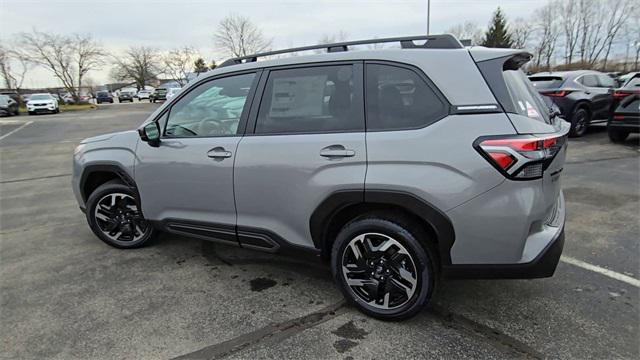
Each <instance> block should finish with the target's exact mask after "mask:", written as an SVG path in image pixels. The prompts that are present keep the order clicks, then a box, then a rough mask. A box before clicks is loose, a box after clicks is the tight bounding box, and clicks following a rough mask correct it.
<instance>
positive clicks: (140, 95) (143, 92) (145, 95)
mask: <svg viewBox="0 0 640 360" xmlns="http://www.w3.org/2000/svg"><path fill="white" fill-rule="evenodd" d="M149 95H151V90H140V91H138V94H137V95H136V96H137V97H138V100H143V99H147V100H148V99H149Z"/></svg>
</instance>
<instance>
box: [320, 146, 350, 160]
mask: <svg viewBox="0 0 640 360" xmlns="http://www.w3.org/2000/svg"><path fill="white" fill-rule="evenodd" d="M355 155H356V152H355V151H354V150H351V149H345V148H344V146H342V145H331V146H327V147H326V148H324V149H322V150H320V156H324V157H328V158H340V157H352V156H355Z"/></svg>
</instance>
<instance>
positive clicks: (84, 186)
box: [80, 164, 136, 203]
mask: <svg viewBox="0 0 640 360" xmlns="http://www.w3.org/2000/svg"><path fill="white" fill-rule="evenodd" d="M114 179H118V180H120V181H122V183H123V184H124V185H127V186H129V187H131V188H133V189H135V188H136V186H135V182H134V180H133V179H132V178H131V177H130V176H129V174H127V172H126V171H125V170H124V169H123V168H121V167H120V166H118V165H116V164H95V165H89V166H87V167H86V168H85V169H84V171H83V172H82V176H81V178H80V190H81V191H82V199H83V201H84V202H85V203H86V201H87V199H88V198H89V196H90V195H91V193H92V192H93V191H94V190H95V189H96V188H98V186H100V185H102V184H104V183H106V182H107V181H110V180H114Z"/></svg>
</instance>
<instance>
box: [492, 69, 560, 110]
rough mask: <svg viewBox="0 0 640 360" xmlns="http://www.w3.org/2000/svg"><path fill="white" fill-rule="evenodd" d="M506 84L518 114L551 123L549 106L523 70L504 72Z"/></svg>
mask: <svg viewBox="0 0 640 360" xmlns="http://www.w3.org/2000/svg"><path fill="white" fill-rule="evenodd" d="M502 74H503V77H504V82H505V84H506V86H507V90H508V91H509V95H510V97H511V100H512V101H513V105H514V110H515V112H516V113H517V114H520V115H524V116H526V117H528V118H530V119H533V120H537V121H542V122H545V123H550V120H549V110H548V106H547V105H546V104H545V102H544V101H543V100H542V98H541V97H540V95H539V94H538V92H537V91H536V89H535V88H534V87H533V85H532V84H531V82H530V81H529V79H527V77H526V76H525V74H524V73H523V72H522V70H505V71H503V73H502Z"/></svg>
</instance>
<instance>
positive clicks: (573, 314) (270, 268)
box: [0, 103, 640, 359]
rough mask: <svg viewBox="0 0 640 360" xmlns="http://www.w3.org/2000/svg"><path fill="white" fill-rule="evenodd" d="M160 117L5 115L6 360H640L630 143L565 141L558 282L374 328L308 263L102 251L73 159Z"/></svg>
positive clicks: (486, 294) (506, 290)
mask: <svg viewBox="0 0 640 360" xmlns="http://www.w3.org/2000/svg"><path fill="white" fill-rule="evenodd" d="M157 106H158V105H157V104H148V103H134V104H113V105H110V104H109V105H101V106H99V108H98V110H92V111H84V112H73V113H71V112H70V113H60V114H55V115H39V116H19V117H12V118H0V323H1V324H2V328H1V330H0V358H6V359H15V358H22V359H36V358H48V359H111V358H114V359H115V358H117V359H122V358H137V359H157V358H174V357H182V358H187V359H214V358H231V359H262V358H287V359H302V358H322V359H381V358H456V359H458V358H460V359H466V358H468V359H479V358H488V359H493V358H496V359H498V358H563V359H567V358H573V359H587V358H590V359H605V358H606V359H610V358H621V359H637V358H639V357H640V348H639V346H640V345H639V341H638V339H639V338H640V336H639V335H640V334H639V328H638V327H639V323H640V313H639V306H640V304H639V300H640V288H639V286H638V285H637V284H638V283H639V282H638V279H640V263H639V259H638V255H639V254H640V251H639V250H640V249H639V241H638V240H639V238H638V234H640V224H639V214H640V198H639V196H640V193H639V184H640V147H639V145H638V143H639V138H638V136H637V135H634V136H633V137H631V138H630V139H629V140H627V142H626V143H624V144H612V143H610V142H609V140H608V138H607V136H606V131H604V128H603V127H596V128H592V129H590V131H589V133H588V134H587V135H586V136H585V137H583V138H581V139H571V140H570V143H569V150H568V157H567V164H566V166H565V169H564V172H563V175H562V176H563V177H562V181H563V187H564V191H565V196H566V200H567V212H568V215H567V224H566V245H565V250H564V254H563V255H564V256H565V258H563V261H561V263H560V264H559V265H558V269H557V271H556V274H555V275H554V276H553V277H552V278H548V279H537V280H486V281H485V280H481V281H480V280H474V281H444V282H442V283H441V286H440V287H439V289H438V291H437V293H436V294H435V297H434V299H433V303H432V305H430V306H429V307H427V308H425V309H424V310H423V311H422V312H421V313H420V314H418V315H417V316H416V317H414V318H412V319H410V320H408V321H404V322H381V321H378V320H374V319H372V318H369V317H366V316H364V315H362V314H361V313H359V312H358V311H356V310H355V309H354V308H352V307H350V306H348V305H346V304H345V303H344V300H343V298H342V296H341V294H340V292H339V291H338V290H337V289H336V287H335V286H334V285H333V283H332V281H331V276H330V274H329V270H328V268H327V267H326V266H325V265H323V264H321V263H318V262H317V261H316V260H314V259H304V258H288V257H285V256H280V255H270V254H264V253H260V252H255V251H251V250H244V249H238V248H233V247H225V246H222V245H216V244H213V243H210V242H206V241H201V240H194V239H188V238H183V237H179V236H175V235H167V234H164V235H162V236H160V238H159V239H158V240H157V241H155V242H154V243H153V244H152V245H151V246H147V247H144V248H141V249H136V250H126V251H123V250H117V249H114V248H111V247H109V246H107V245H105V244H104V243H102V242H101V241H99V240H98V239H97V238H96V237H95V236H94V235H93V234H92V233H91V231H90V230H89V228H88V226H87V224H86V221H85V218H84V215H83V214H82V213H81V212H80V210H79V209H78V207H77V204H76V202H75V199H74V198H73V195H72V191H71V188H70V180H71V176H70V173H71V157H72V151H73V148H74V147H75V146H76V145H77V143H78V142H79V141H80V140H81V139H83V138H86V137H89V136H94V135H98V134H102V133H106V132H112V131H119V130H126V129H133V128H135V127H137V126H138V125H139V124H140V123H141V122H142V121H143V120H144V119H145V118H146V116H147V115H148V114H149V113H151V112H152V111H153V110H154V109H155V108H156V107H157ZM27 122H31V123H29V124H28V125H25V124H26V123H27ZM16 129H17V130H16ZM5 135H6V136H5ZM576 264H578V265H576ZM585 264H586V265H585ZM590 266H591V267H590ZM634 281H635V282H634Z"/></svg>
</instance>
